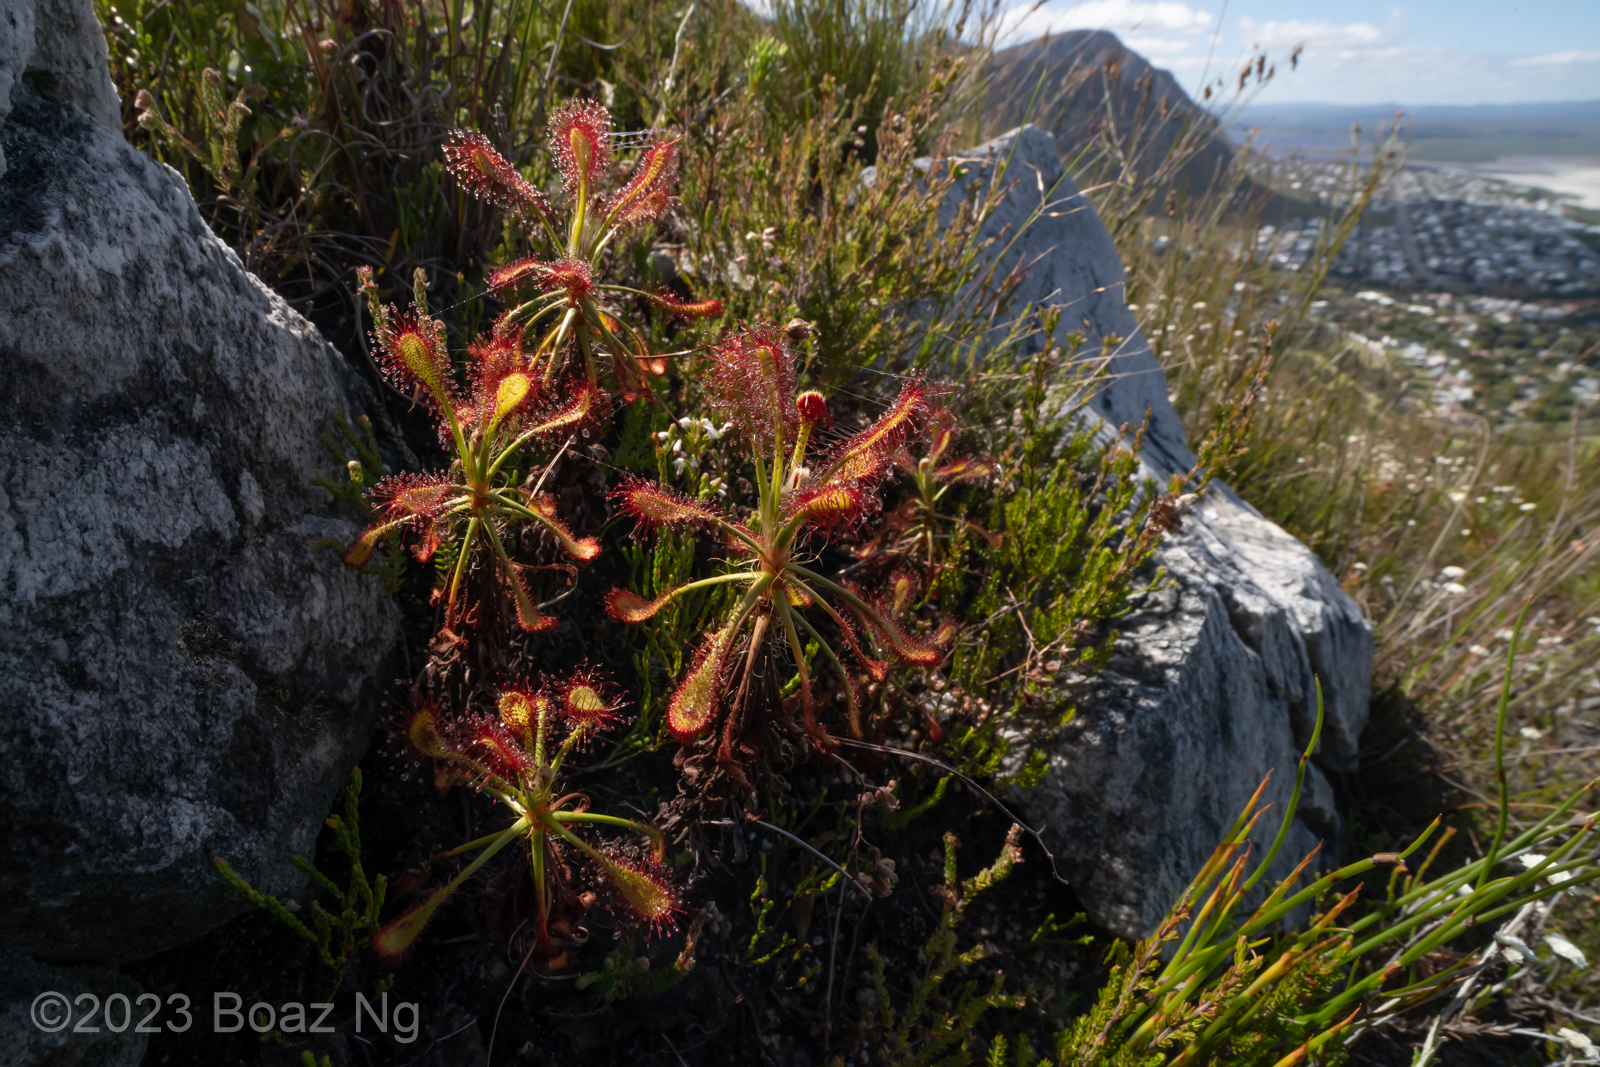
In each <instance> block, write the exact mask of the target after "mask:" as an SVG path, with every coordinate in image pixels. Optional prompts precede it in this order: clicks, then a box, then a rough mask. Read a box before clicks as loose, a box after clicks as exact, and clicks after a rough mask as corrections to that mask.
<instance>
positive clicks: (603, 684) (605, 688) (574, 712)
mask: <svg viewBox="0 0 1600 1067" xmlns="http://www.w3.org/2000/svg"><path fill="white" fill-rule="evenodd" d="M559 694H560V695H559V697H558V702H559V703H560V705H561V714H562V717H563V718H564V719H566V721H567V725H569V726H573V727H576V728H579V729H586V730H589V731H594V730H598V729H601V728H602V727H604V726H607V725H609V724H611V723H614V722H618V721H620V720H621V719H622V718H623V716H621V715H618V714H617V712H618V710H619V709H621V707H622V706H623V704H624V703H626V702H625V701H624V700H623V698H622V695H621V694H620V693H618V692H617V687H616V686H615V685H613V684H612V683H611V682H610V681H609V680H608V679H606V678H604V677H602V676H601V675H600V673H599V672H598V671H596V670H595V669H594V668H593V667H590V666H589V665H588V664H587V663H584V664H580V665H579V666H578V667H577V668H576V669H575V670H574V671H573V672H572V673H571V674H570V675H568V676H567V678H566V679H565V680H564V681H562V682H561V684H560V687H559Z"/></svg>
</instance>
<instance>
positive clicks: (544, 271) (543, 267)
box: [487, 258, 550, 292]
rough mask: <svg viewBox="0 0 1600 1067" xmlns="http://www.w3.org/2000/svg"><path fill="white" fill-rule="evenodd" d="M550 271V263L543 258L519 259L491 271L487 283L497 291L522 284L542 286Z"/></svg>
mask: <svg viewBox="0 0 1600 1067" xmlns="http://www.w3.org/2000/svg"><path fill="white" fill-rule="evenodd" d="M549 273H550V264H548V263H546V262H544V261H543V260H541V259H533V258H528V259H519V260H517V261H516V262H514V263H507V264H506V265H505V266H503V267H497V268H495V269H494V270H492V271H490V272H489V277H488V279H487V284H488V286H489V288H490V289H493V290H495V291H497V292H498V291H499V290H501V289H511V288H516V287H517V286H520V285H536V286H539V287H541V288H542V287H543V286H544V280H545V278H546V277H547V276H548V275H549Z"/></svg>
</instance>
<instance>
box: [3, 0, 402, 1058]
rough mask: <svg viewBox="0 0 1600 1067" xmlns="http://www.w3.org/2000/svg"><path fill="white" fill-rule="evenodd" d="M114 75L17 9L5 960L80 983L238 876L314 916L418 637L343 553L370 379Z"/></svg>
mask: <svg viewBox="0 0 1600 1067" xmlns="http://www.w3.org/2000/svg"><path fill="white" fill-rule="evenodd" d="M105 55H106V49H105V42H104V39H103V38H102V37H101V35H100V30H99V27H98V25H97V24H96V23H95V20H94V14H93V10H92V8H91V6H90V4H89V2H88V0H0V89H3V91H0V119H3V120H4V121H3V125H0V146H3V149H4V152H5V158H6V164H7V167H6V171H5V174H4V176H3V177H0V366H3V367H4V368H5V375H4V378H3V379H0V590H3V592H0V709H3V714H0V812H3V813H4V814H3V815H0V819H3V822H4V834H3V838H0V953H4V954H9V955H10V957H11V958H12V959H13V960H16V959H23V958H32V959H33V960H36V961H40V962H41V963H43V964H49V965H52V966H55V965H78V964H98V965H115V964H118V963H122V962H125V961H128V960H132V959H137V958H139V957H143V956H146V955H149V954H151V953H154V952H157V951H160V950H162V949H166V948H168V947H171V946H173V945H177V944H179V943H182V942H184V941H186V940H188V939H190V938H193V937H195V936H197V935H198V934H200V933H202V932H204V931H205V930H207V929H209V928H211V927H213V926H215V925H216V924H218V923H220V922H222V921H224V920H226V919H227V918H229V917H230V916H232V915H234V914H236V913H237V912H238V911H239V910H240V909H241V907H242V906H243V905H242V902H241V901H240V900H239V899H238V898H237V897H236V896H235V895H234V894H232V893H231V892H230V891H228V890H227V889H226V888H225V887H223V886H222V885H221V884H220V882H219V881H218V880H217V878H216V877H215V874H214V872H213V871H212V869H211V857H212V856H213V855H217V854H221V855H223V856H226V857H227V858H228V859H229V860H230V861H231V862H232V863H233V864H234V866H235V867H236V868H238V869H239V870H240V872H241V873H243V874H244V875H245V876H246V877H247V878H250V879H251V880H252V881H254V882H255V883H256V884H258V885H259V886H260V887H261V888H262V889H264V890H266V891H268V892H272V893H279V894H285V895H291V896H292V895H295V894H296V893H298V892H299V890H300V887H301V886H303V884H304V879H303V877H302V876H301V875H300V874H299V873H298V872H297V871H295V870H294V869H293V868H292V867H291V866H290V865H289V862H288V861H289V858H290V856H291V855H292V854H294V853H296V852H300V853H309V852H310V851H311V850H312V848H313V845H314V841H315V838H316V834H317V832H318V830H319V828H320V825H321V821H322V819H323V817H324V816H325V815H326V813H327V811H328V808H329V805H330V803H331V801H332V798H333V796H334V794H335V792H336V791H337V789H338V788H339V786H340V785H341V784H343V783H344V782H345V781H346V779H347V777H348V775H349V772H350V767H351V765H352V764H353V763H355V762H356V761H357V760H358V759H359V758H360V756H361V754H362V753H363V751H364V749H365V746H366V744H367V742H368V740H369V738H370V735H371V729H372V724H373V718H374V715H375V714H376V701H375V700H374V699H373V694H374V689H375V678H376V672H377V670H378V668H379V666H380V663H381V662H382V660H383V658H384V656H385V655H386V652H387V650H388V648H389V647H390V644H391V640H392V637H393V635H394V633H395V629H396V626H395V618H394V611H393V608H392V606H391V605H390V604H389V603H388V601H387V600H386V598H385V596H384V593H383V591H382V589H381V588H380V586H379V583H378V582H377V581H376V580H374V579H372V578H369V577H365V576H362V575H358V574H353V573H350V572H348V571H346V570H345V568H344V567H343V566H342V565H341V564H340V562H339V560H338V558H337V557H336V556H335V555H334V554H332V553H330V552H327V551H318V550H317V549H316V548H315V547H314V542H315V541H316V539H318V538H321V537H342V538H348V537H350V536H351V535H352V534H353V531H354V524H353V523H352V522H349V521H347V520H345V519H342V518H339V517H337V516H336V515H335V514H334V512H333V511H332V509H331V507H330V501H329V497H328V494H326V493H325V492H323V491H322V490H319V489H315V488H313V487H312V486H311V485H310V484H309V483H310V480H311V478H312V477H313V476H314V475H317V474H334V473H336V471H335V470H334V467H335V464H334V463H333V461H332V460H331V458H330V457H329V456H328V455H327V454H326V453H325V452H323V450H322V449H321V447H320V446H319V444H318V440H317V438H318V434H319V432H321V431H323V430H325V429H326V428H327V426H328V419H329V416H330V414H331V413H332V412H333V411H335V410H338V409H343V410H346V411H351V412H354V411H356V410H359V409H361V407H362V406H363V405H362V403H361V393H360V385H359V382H358V381H357V380H356V379H354V378H352V377H351V376H350V375H349V374H348V373H347V371H346V369H345V364H344V361H343V360H342V359H341V357H340V356H339V354H338V353H337V352H335V351H334V350H333V349H332V348H331V347H330V346H329V345H328V344H327V343H326V342H324V341H323V340H322V339H321V338H320V337H319V336H318V334H317V332H316V331H315V329H314V328H313V327H312V326H311V325H310V324H309V323H307V322H306V321H305V320H304V319H302V318H300V316H298V315H297V314H295V313H294V312H293V311H292V310H290V309H289V308H288V307H287V306H286V305H285V304H284V302H283V301H282V300H281V299H279V298H278V297H276V296H275V295H273V294H272V293H271V292H270V291H269V290H268V289H267V288H266V287H265V286H263V285H262V284H261V282H260V281H258V280H257V279H256V278H254V277H252V276H251V275H250V274H248V273H247V272H246V271H245V270H244V269H243V267H242V266H241V265H240V263H239V260H238V258H237V257H236V256H235V255H234V254H233V253H232V252H231V251H230V250H229V249H228V248H227V247H226V246H225V245H224V244H223V243H222V242H221V241H219V240H218V239H217V238H216V236H215V235H213V234H212V233H211V231H210V230H209V229H208V228H207V226H206V224H205V222H204V220H203V219H202V218H201V216H200V213H199V211H198V209H197V208H196V206H195V203H194V200H193V199H192V198H191V196H190V194H189V190H188V188H187V187H186V186H185V185H184V183H183V181H182V180H181V179H180V178H179V177H178V175H177V174H175V173H174V172H173V171H171V170H170V169H168V168H167V167H164V166H161V165H160V164H157V163H154V162H152V161H151V160H150V159H148V158H147V157H145V156H144V155H142V154H141V153H139V152H137V151H135V150H134V149H133V148H132V147H130V146H129V145H128V144H127V143H126V141H124V139H123V137H122V133H121V131H120V129H119V128H118V110H117V106H116V95H115V92H114V91H113V89H112V87H111V82H110V79H109V77H108V75H107V72H106V67H105ZM19 966H20V965H19ZM6 969H7V970H11V969H12V968H11V967H9V966H7V967H6ZM62 991H63V992H68V993H71V992H74V991H73V990H65V989H63V990H62ZM109 991H110V990H109V989H106V990H101V991H100V992H101V993H102V995H104V993H106V992H109ZM25 1007H26V1005H24V1008H25ZM13 1014H15V1013H14V1012H13ZM30 1047H31V1046H30ZM40 1047H41V1048H43V1046H40ZM58 1051H59V1050H58ZM80 1051H81V1050H80ZM41 1054H42V1053H41ZM75 1054H76V1053H75ZM19 1055H20V1053H19ZM52 1055H54V1053H52ZM63 1055H64V1053H63ZM0 1059H6V1061H7V1062H32V1061H31V1060H28V1059H26V1058H23V1059H19V1060H15V1061H13V1060H12V1059H9V1058H7V1057H4V1056H0ZM51 1062H56V1061H55V1060H52V1061H51ZM60 1062H69V1060H67V1059H61V1060H60ZM72 1062H76V1061H72ZM86 1062H105V1063H109V1062H112V1059H110V1058H108V1057H105V1056H96V1055H91V1056H90V1057H89V1060H88V1061H86Z"/></svg>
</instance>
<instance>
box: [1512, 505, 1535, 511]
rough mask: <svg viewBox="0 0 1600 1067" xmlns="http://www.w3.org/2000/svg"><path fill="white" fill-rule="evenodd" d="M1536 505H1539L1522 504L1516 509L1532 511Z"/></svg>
mask: <svg viewBox="0 0 1600 1067" xmlns="http://www.w3.org/2000/svg"><path fill="white" fill-rule="evenodd" d="M1538 506H1539V505H1538V504H1523V505H1522V506H1520V507H1518V508H1517V510H1518V511H1532V510H1533V509H1534V508H1536V507H1538Z"/></svg>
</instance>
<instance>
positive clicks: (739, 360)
mask: <svg viewBox="0 0 1600 1067" xmlns="http://www.w3.org/2000/svg"><path fill="white" fill-rule="evenodd" d="M708 357H709V359H710V362H711V374H710V378H711V385H712V388H713V391H714V394H715V397H716V406H717V408H718V410H719V411H721V412H723V413H724V414H726V415H727V417H728V418H729V419H730V420H732V422H733V423H734V425H735V426H737V427H738V428H739V430H740V432H741V433H743V434H744V435H746V437H748V438H749V439H750V440H753V441H759V442H761V443H762V444H763V446H766V445H767V444H769V443H770V442H771V441H772V440H773V435H774V434H775V433H776V432H777V431H778V429H779V428H780V427H781V429H782V431H783V437H784V440H785V441H790V440H793V437H794V433H795V431H796V430H797V429H798V423H799V416H798V415H797V414H796V413H795V410H794V393H795V359H794V353H793V352H792V351H791V350H790V348H789V344H788V339H787V338H786V337H785V336H784V334H783V332H782V331H781V330H775V329H773V328H772V327H770V326H761V327H755V328H748V327H746V328H742V329H740V330H739V331H738V332H736V333H733V334H731V335H729V336H728V337H727V338H726V339H724V340H723V341H721V342H719V343H718V344H716V345H714V346H712V348H711V349H710V351H709V352H708Z"/></svg>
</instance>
